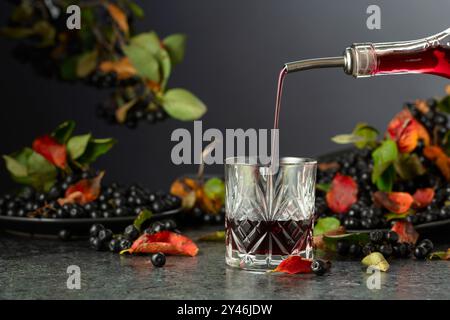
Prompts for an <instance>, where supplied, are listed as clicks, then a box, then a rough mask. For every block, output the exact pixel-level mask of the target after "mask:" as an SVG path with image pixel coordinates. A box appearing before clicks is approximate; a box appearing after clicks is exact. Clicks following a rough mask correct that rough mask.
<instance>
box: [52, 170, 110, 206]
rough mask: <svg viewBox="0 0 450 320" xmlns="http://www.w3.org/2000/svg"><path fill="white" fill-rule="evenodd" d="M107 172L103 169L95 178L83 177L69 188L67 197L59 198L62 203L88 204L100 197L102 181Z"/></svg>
mask: <svg viewBox="0 0 450 320" xmlns="http://www.w3.org/2000/svg"><path fill="white" fill-rule="evenodd" d="M104 175H105V172H104V171H102V172H100V174H99V175H98V176H96V177H95V178H93V179H83V180H80V181H78V182H77V183H75V184H73V185H71V186H70V187H69V188H67V190H66V193H65V197H64V198H62V199H59V200H58V203H59V204H60V205H64V204H66V203H78V204H81V205H83V204H86V203H89V202H91V201H94V200H95V199H97V198H98V196H99V195H100V191H101V181H102V178H103V176H104Z"/></svg>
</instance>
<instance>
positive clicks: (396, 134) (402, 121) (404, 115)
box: [387, 109, 430, 153]
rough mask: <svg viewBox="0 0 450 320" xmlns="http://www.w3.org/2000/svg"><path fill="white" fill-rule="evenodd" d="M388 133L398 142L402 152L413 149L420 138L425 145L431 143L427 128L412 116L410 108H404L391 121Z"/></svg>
mask: <svg viewBox="0 0 450 320" xmlns="http://www.w3.org/2000/svg"><path fill="white" fill-rule="evenodd" d="M387 135H388V136H389V137H390V138H391V139H392V140H394V141H395V142H397V146H398V150H399V151H400V152H402V153H409V152H411V151H413V150H414V149H415V148H416V146H417V142H418V141H419V139H422V140H423V141H424V143H425V145H428V144H429V143H430V136H429V134H428V132H427V130H426V129H425V128H424V127H423V126H422V125H421V124H420V123H419V122H418V121H417V120H416V119H414V117H413V116H412V114H411V112H410V111H409V110H408V109H403V110H402V111H400V112H399V113H397V114H396V115H395V117H394V118H393V119H392V120H391V121H390V122H389V125H388V129H387Z"/></svg>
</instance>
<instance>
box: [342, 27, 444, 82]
mask: <svg viewBox="0 0 450 320" xmlns="http://www.w3.org/2000/svg"><path fill="white" fill-rule="evenodd" d="M449 41H450V28H449V29H447V30H445V31H443V32H441V33H439V34H436V35H433V36H430V37H427V38H423V39H418V40H412V41H399V42H384V43H355V44H353V45H352V46H351V47H349V48H347V49H346V50H345V52H344V56H345V59H346V61H347V63H346V65H347V66H348V68H346V69H344V70H345V72H346V73H348V74H351V75H353V76H354V77H356V78H361V77H370V76H374V75H377V74H400V73H409V72H411V71H413V70H412V69H413V68H412V67H409V68H403V69H402V68H398V69H395V68H391V69H390V71H389V70H385V69H384V68H383V66H382V63H383V61H386V60H387V61H392V60H395V59H392V57H396V58H397V60H398V61H401V57H402V56H406V57H410V58H411V59H410V63H411V64H412V63H414V61H413V58H414V57H418V55H419V54H421V53H424V52H426V51H428V50H431V49H433V48H438V47H448V48H450V42H449Z"/></svg>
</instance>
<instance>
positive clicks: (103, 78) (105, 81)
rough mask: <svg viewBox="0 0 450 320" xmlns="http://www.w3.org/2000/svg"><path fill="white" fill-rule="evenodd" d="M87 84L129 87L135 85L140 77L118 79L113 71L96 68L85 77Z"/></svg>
mask: <svg viewBox="0 0 450 320" xmlns="http://www.w3.org/2000/svg"><path fill="white" fill-rule="evenodd" d="M85 80H86V82H87V84H90V85H93V86H95V87H97V88H99V89H107V88H115V87H129V86H134V85H137V84H138V83H139V82H140V81H141V78H139V77H137V76H132V77H129V78H126V79H118V78H117V73H115V72H108V73H105V72H102V71H99V70H96V71H94V72H92V73H91V74H90V75H89V76H88V77H86V79H85Z"/></svg>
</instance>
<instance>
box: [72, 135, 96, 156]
mask: <svg viewBox="0 0 450 320" xmlns="http://www.w3.org/2000/svg"><path fill="white" fill-rule="evenodd" d="M91 137H92V135H91V134H90V133H88V134H83V135H79V136H74V137H72V138H70V139H69V141H68V142H67V151H68V152H69V155H70V157H71V158H72V159H73V160H76V159H78V158H79V157H81V156H82V155H83V154H84V152H85V151H86V148H87V146H88V144H89V141H90V140H91Z"/></svg>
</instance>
